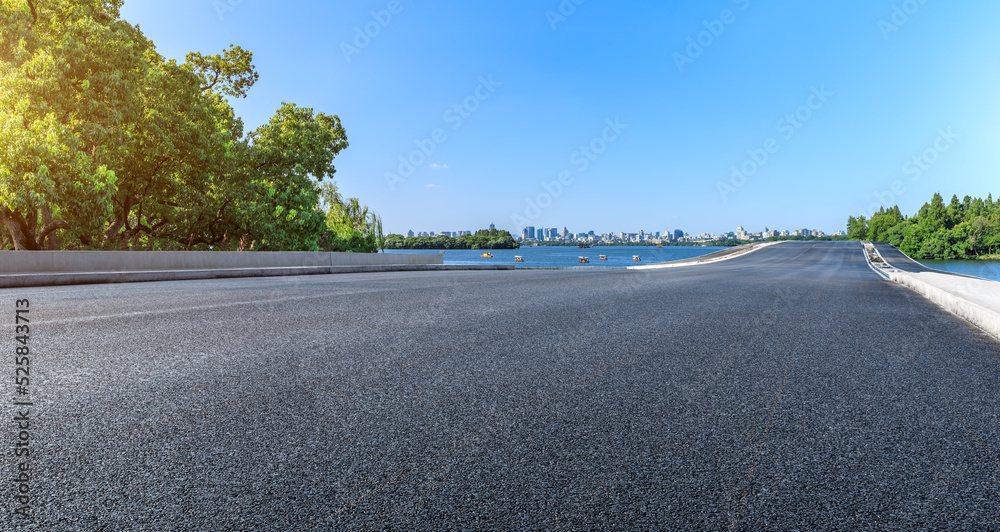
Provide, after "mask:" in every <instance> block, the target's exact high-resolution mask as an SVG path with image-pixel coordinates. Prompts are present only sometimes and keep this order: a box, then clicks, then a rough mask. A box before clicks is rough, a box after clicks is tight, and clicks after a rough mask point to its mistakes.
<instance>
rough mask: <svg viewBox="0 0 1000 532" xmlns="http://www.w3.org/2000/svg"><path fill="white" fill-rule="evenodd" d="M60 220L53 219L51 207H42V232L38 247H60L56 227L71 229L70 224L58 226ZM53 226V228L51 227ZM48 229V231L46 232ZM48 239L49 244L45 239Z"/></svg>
mask: <svg viewBox="0 0 1000 532" xmlns="http://www.w3.org/2000/svg"><path fill="white" fill-rule="evenodd" d="M58 223H59V222H53V221H52V209H51V208H50V207H42V224H43V226H44V227H43V228H42V232H41V233H39V234H38V240H37V242H38V247H40V248H43V249H44V248H46V247H48V248H49V249H51V250H58V249H59V236H58V235H57V234H56V232H55V230H56V229H69V226H68V225H66V224H65V223H63V225H65V227H57V226H56V225H55V224H58ZM50 228H51V229H50ZM46 230H48V232H46ZM46 239H47V240H48V245H46V244H45V240H46Z"/></svg>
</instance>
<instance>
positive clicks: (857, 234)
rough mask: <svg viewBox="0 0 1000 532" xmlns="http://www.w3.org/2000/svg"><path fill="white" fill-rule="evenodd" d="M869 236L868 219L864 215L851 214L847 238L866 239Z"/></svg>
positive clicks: (848, 220) (848, 219)
mask: <svg viewBox="0 0 1000 532" xmlns="http://www.w3.org/2000/svg"><path fill="white" fill-rule="evenodd" d="M867 237H868V221H867V220H866V219H865V217H864V215H861V216H859V217H857V218H855V217H853V216H850V217H848V218H847V238H849V239H851V240H864V239H865V238H867Z"/></svg>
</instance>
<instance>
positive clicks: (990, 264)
mask: <svg viewBox="0 0 1000 532" xmlns="http://www.w3.org/2000/svg"><path fill="white" fill-rule="evenodd" d="M919 262H920V263H921V264H923V265H924V266H927V267H928V268H934V269H935V270H944V271H946V272H954V273H964V274H965V275H972V276H973V277H982V278H983V279H989V280H991V281H1000V260H922V261H919Z"/></svg>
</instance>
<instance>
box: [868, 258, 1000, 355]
mask: <svg viewBox="0 0 1000 532" xmlns="http://www.w3.org/2000/svg"><path fill="white" fill-rule="evenodd" d="M864 246H865V259H866V260H868V259H869V254H870V253H871V252H874V254H875V255H876V256H877V257H878V258H879V259H880V260H881V262H882V263H883V264H885V266H884V267H882V268H881V269H880V268H876V267H875V266H873V265H872V263H871V260H868V266H869V267H870V268H871V269H872V270H874V271H875V273H878V274H879V275H880V276H882V278H884V279H888V280H890V281H892V282H894V283H896V284H900V285H903V286H905V287H906V288H909V289H910V290H912V291H914V292H916V293H918V294H920V295H921V296H923V297H924V299H927V300H929V301H931V302H932V303H934V304H936V305H937V306H939V307H941V308H943V309H944V310H946V311H948V312H950V313H952V314H954V315H955V316H958V317H959V318H962V319H963V320H965V321H967V322H969V323H971V324H972V325H975V326H976V327H979V328H980V329H982V330H983V331H984V332H985V333H986V334H989V335H990V336H992V337H993V338H995V339H997V340H1000V304H998V305H997V307H996V308H987V307H984V306H983V305H980V304H979V303H976V302H975V301H972V300H970V299H969V298H967V297H963V296H962V295H960V294H959V293H956V292H957V291H959V290H958V289H959V288H962V289H965V291H966V292H969V293H972V294H983V293H989V292H995V293H998V294H1000V284H998V283H997V282H996V281H990V280H987V279H980V278H978V277H971V276H963V275H950V274H947V273H935V272H920V273H911V272H904V271H902V270H899V269H897V268H895V267H893V266H892V265H891V264H889V262H888V261H887V260H885V258H884V257H882V254H881V253H879V252H878V249H876V248H875V246H874V245H873V244H872V243H870V242H865V243H864ZM900 253H902V252H900ZM903 255H904V256H907V257H909V256H908V255H906V254H905V253H903ZM910 260H913V259H912V258H911V259H910ZM914 262H917V261H914ZM917 264H920V263H919V262H918V263H917ZM927 279H936V280H937V281H938V283H937V284H935V283H930V282H927ZM941 284H946V285H951V286H952V287H953V289H952V290H946V289H944V288H942V287H941V286H939V285H941ZM998 301H1000V300H998Z"/></svg>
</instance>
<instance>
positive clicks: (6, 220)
mask: <svg viewBox="0 0 1000 532" xmlns="http://www.w3.org/2000/svg"><path fill="white" fill-rule="evenodd" d="M0 221H2V222H3V224H4V226H5V227H7V231H8V232H9V233H10V239H11V240H12V241H13V242H14V249H16V250H35V249H38V245H37V242H35V239H34V238H32V237H33V236H34V231H30V230H29V227H28V223H27V222H26V221H25V220H24V218H23V217H22V216H21V215H19V214H17V213H16V212H14V211H12V210H10V209H8V208H6V207H4V208H3V209H0Z"/></svg>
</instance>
